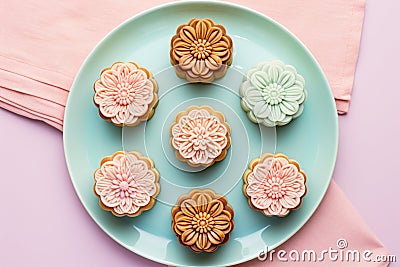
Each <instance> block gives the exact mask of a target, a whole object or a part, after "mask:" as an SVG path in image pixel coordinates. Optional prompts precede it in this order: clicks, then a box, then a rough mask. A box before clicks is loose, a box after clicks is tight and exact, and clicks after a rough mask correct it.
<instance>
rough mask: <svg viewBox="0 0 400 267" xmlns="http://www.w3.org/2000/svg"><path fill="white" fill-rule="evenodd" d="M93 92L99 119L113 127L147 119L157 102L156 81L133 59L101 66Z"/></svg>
mask: <svg viewBox="0 0 400 267" xmlns="http://www.w3.org/2000/svg"><path fill="white" fill-rule="evenodd" d="M94 91H95V94H94V98H93V101H94V104H95V105H96V106H97V107H98V109H99V114H100V116H101V118H103V119H104V120H107V121H111V122H112V123H113V124H115V125H117V126H135V125H137V124H139V123H140V122H141V121H145V120H148V119H150V118H151V117H152V116H153V113H154V108H155V106H156V104H157V102H158V96H157V83H156V82H155V80H154V79H152V78H151V73H150V72H149V71H148V70H147V69H145V68H143V67H140V66H139V65H138V64H136V63H134V62H127V63H125V62H115V63H114V64H113V65H112V66H111V67H110V68H106V69H104V70H103V71H102V72H101V74H100V79H98V80H97V81H96V82H95V83H94Z"/></svg>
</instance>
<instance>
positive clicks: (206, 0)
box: [62, 0, 339, 266]
mask: <svg viewBox="0 0 400 267" xmlns="http://www.w3.org/2000/svg"><path fill="white" fill-rule="evenodd" d="M193 4H202V5H210V6H213V5H214V6H228V7H230V8H236V9H241V10H243V11H246V12H250V13H253V14H255V15H257V16H260V17H261V18H262V19H264V20H267V21H269V22H270V23H272V24H274V26H276V27H278V28H279V29H280V30H282V31H284V32H285V33H286V34H287V35H289V36H290V37H291V38H293V39H294V40H295V41H296V42H298V43H299V44H300V46H301V47H302V49H304V51H305V52H306V53H307V55H308V56H309V57H310V59H311V60H312V61H313V63H314V64H315V65H316V66H317V67H318V71H319V74H320V76H321V78H322V81H323V83H324V84H325V86H326V87H327V88H328V89H329V90H328V94H329V95H330V101H329V102H330V106H331V107H330V108H332V109H333V110H335V112H334V117H333V121H332V122H333V126H334V128H335V132H334V137H335V138H334V144H333V145H334V151H333V154H332V157H333V161H332V163H331V166H330V169H329V171H328V173H329V174H330V175H329V179H326V182H325V183H324V188H323V190H321V192H322V194H321V196H320V197H319V198H318V199H317V201H315V203H313V206H312V207H311V208H310V213H309V215H308V216H306V218H305V220H304V221H303V222H302V223H300V224H299V225H298V226H297V227H295V228H294V230H293V231H292V232H290V233H289V234H287V238H286V239H283V240H281V241H280V242H278V243H277V245H276V247H278V246H280V245H282V244H283V243H285V242H287V241H288V240H290V239H291V238H292V237H293V236H294V235H295V234H296V233H297V232H298V231H299V230H300V229H302V228H303V226H304V225H305V224H306V223H307V222H308V221H309V220H310V218H311V217H312V216H313V215H314V213H315V211H316V210H317V208H318V207H319V206H320V204H321V202H322V200H323V198H324V197H325V195H326V192H327V190H328V188H329V185H330V183H331V181H332V176H333V172H334V168H335V165H336V161H337V154H338V146H339V123H338V114H337V112H336V110H337V109H336V105H335V99H334V96H333V93H332V90H331V87H330V85H329V83H328V80H327V78H326V75H325V73H324V72H323V69H322V67H321V65H320V64H319V62H318V61H317V59H316V58H315V57H314V55H313V54H312V53H311V51H310V50H309V49H308V47H307V46H306V45H305V44H304V43H303V42H302V41H301V40H300V39H299V38H298V37H297V36H296V35H295V34H293V33H292V32H291V31H289V30H288V29H287V28H286V27H285V26H283V25H282V24H281V23H279V22H277V21H276V20H274V19H272V18H271V17H269V16H267V15H265V14H263V13H261V12H259V11H257V10H255V9H252V8H249V7H247V6H244V5H241V4H237V3H232V2H225V1H223V2H222V1H217V0H182V1H174V2H168V3H164V4H161V5H157V6H154V7H151V8H149V9H146V10H144V11H141V12H139V13H137V14H134V15H132V16H131V17H129V18H128V19H126V20H124V21H123V22H121V23H120V24H119V25H118V26H116V27H114V28H113V29H112V30H111V31H109V32H108V33H107V34H106V35H105V36H104V37H103V38H102V39H101V40H100V41H98V42H97V44H96V45H95V46H94V48H93V49H92V50H91V51H90V52H89V53H88V55H87V56H86V58H85V60H84V61H83V62H82V64H81V66H80V67H79V70H78V72H77V73H76V75H75V78H74V81H73V83H72V85H71V87H70V91H69V94H68V98H67V102H66V105H65V112H64V124H63V128H62V130H63V147H64V157H65V161H66V164H67V169H68V174H69V177H70V180H71V182H72V185H73V187H74V191H75V194H76V195H77V196H78V198H79V201H80V202H81V204H82V206H83V207H84V209H85V210H86V212H87V213H88V214H89V216H90V217H91V219H92V220H93V221H94V222H95V223H96V224H97V225H98V226H99V227H100V229H101V230H102V231H103V232H105V233H106V234H107V236H108V237H110V238H111V239H113V240H114V241H115V242H116V243H118V244H119V245H121V246H122V247H124V248H125V249H127V250H129V251H131V252H133V253H135V254H136V255H139V256H141V257H144V258H146V259H149V260H152V261H154V262H157V263H161V264H167V265H169V264H174V265H175V264H177V262H172V261H169V260H165V259H158V258H155V257H153V256H152V255H151V254H150V253H147V254H146V253H143V252H142V251H139V252H138V251H134V250H132V249H130V248H129V247H128V246H126V245H125V244H124V243H123V242H121V241H120V240H118V239H117V238H116V237H115V236H113V235H112V234H110V233H109V231H108V230H107V229H105V228H104V227H103V226H102V225H101V224H100V223H99V222H98V221H97V220H95V219H94V217H93V216H92V215H91V212H90V210H89V209H88V208H87V206H86V205H85V204H84V201H83V199H82V196H81V194H80V193H79V190H78V186H77V184H76V183H75V180H74V179H73V175H72V171H71V166H70V165H71V163H70V160H69V150H70V149H69V147H71V146H70V145H68V143H69V140H68V130H67V129H68V128H70V126H69V124H70V122H69V120H70V116H69V115H68V114H69V110H70V108H71V101H72V100H71V98H72V97H71V95H73V94H75V92H76V90H77V89H74V88H76V83H77V81H78V80H79V79H80V77H81V76H82V75H83V74H82V69H84V68H85V66H86V65H87V64H88V62H89V60H90V59H91V58H92V56H93V54H94V53H95V52H96V51H97V50H98V49H99V46H100V45H101V44H102V43H103V42H104V41H105V40H107V39H108V38H109V37H110V36H111V35H113V34H114V33H115V32H117V31H119V30H120V29H121V28H123V27H125V25H127V24H129V23H131V22H133V21H135V20H137V19H139V18H141V17H143V16H146V15H148V14H150V13H153V12H155V11H157V10H160V9H164V8H171V7H172V8H173V7H174V6H184V5H193ZM71 116H72V115H71ZM255 258H256V257H252V256H251V257H242V258H241V260H237V261H234V262H230V263H229V265H235V264H240V263H244V262H247V261H250V260H253V259H255ZM218 266H225V265H218Z"/></svg>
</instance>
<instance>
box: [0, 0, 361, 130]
mask: <svg viewBox="0 0 400 267" xmlns="http://www.w3.org/2000/svg"><path fill="white" fill-rule="evenodd" d="M233 1H234V2H236V3H238V4H242V5H246V6H248V7H250V8H253V9H255V10H258V11H260V12H262V13H264V14H266V15H268V16H270V17H272V18H273V19H275V20H277V21H279V22H280V23H282V24H283V25H284V26H286V27H287V28H288V29H290V30H291V31H292V32H293V33H294V34H296V35H297V36H298V37H299V38H300V39H301V40H302V41H303V42H304V43H305V44H306V46H307V47H309V48H310V50H311V52H312V53H313V54H314V55H315V56H316V58H317V60H318V61H319V62H320V64H321V66H322V68H323V69H324V72H325V73H326V75H327V77H328V80H329V83H330V85H331V88H332V91H333V94H334V96H335V99H336V104H337V109H338V113H339V114H344V113H346V112H347V110H348V108H349V101H350V97H351V90H352V86H353V80H354V71H355V67H356V61H357V56H358V49H359V43H360V36H361V28H362V21H363V16H364V2H365V0H350V1H349V0H330V1H320V0H308V1H302V0H280V1H276V0H275V1H273V0H266V1H262V2H261V1H250V0H233ZM165 2H167V0H148V1H141V2H140V4H138V3H137V1H123V0H100V1H96V3H95V4H93V2H92V1H80V0H70V1H51V2H48V1H45V0H14V1H2V3H1V9H2V10H6V11H7V12H4V15H2V16H0V23H1V25H3V27H1V35H0V38H1V39H0V40H1V42H0V107H2V108H5V109H9V110H11V111H13V112H15V113H18V114H21V115H24V116H27V117H30V118H33V119H38V120H42V121H45V122H47V123H48V124H50V125H52V126H54V127H56V128H58V129H60V130H62V122H63V114H64V108H65V103H66V100H67V97H68V90H69V88H70V86H71V84H72V81H73V78H74V76H75V74H76V73H77V71H78V69H79V67H80V65H81V64H82V62H83V60H84V59H85V57H86V56H87V55H88V54H89V52H90V51H91V50H92V49H93V47H94V46H95V45H96V44H97V43H98V42H99V41H100V40H101V39H102V38H103V37H104V36H105V35H106V34H107V33H108V32H109V31H110V30H112V29H113V28H114V27H116V26H117V25H119V24H120V23H121V22H123V21H124V20H126V19H127V18H129V17H131V16H133V15H134V14H137V13H138V12H140V11H143V10H145V9H148V8H150V7H153V6H156V5H159V4H162V3H165ZM316 22H318V23H316Z"/></svg>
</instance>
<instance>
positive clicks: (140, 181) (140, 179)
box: [94, 151, 160, 217]
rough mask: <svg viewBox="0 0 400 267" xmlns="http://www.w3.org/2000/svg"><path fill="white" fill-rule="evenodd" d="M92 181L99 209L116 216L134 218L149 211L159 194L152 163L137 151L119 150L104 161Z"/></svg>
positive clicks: (156, 176) (155, 172)
mask: <svg viewBox="0 0 400 267" xmlns="http://www.w3.org/2000/svg"><path fill="white" fill-rule="evenodd" d="M94 180H95V184H94V192H95V194H96V196H97V197H98V198H99V203H100V206H101V207H102V208H103V209H104V210H108V211H111V212H112V213H113V214H114V215H115V216H119V217H120V216H125V215H126V216H130V217H135V216H138V215H140V214H141V213H142V211H144V210H149V209H151V208H152V207H153V206H154V204H155V202H156V200H155V197H156V196H157V195H158V193H159V192H160V184H159V183H158V180H159V173H158V171H157V170H156V169H155V168H154V163H153V161H152V160H151V159H149V158H147V157H144V156H142V155H140V154H139V153H138V152H124V151H118V152H115V153H114V154H113V155H112V156H109V157H105V158H103V160H102V161H101V163H100V168H98V169H97V170H96V171H95V172H94Z"/></svg>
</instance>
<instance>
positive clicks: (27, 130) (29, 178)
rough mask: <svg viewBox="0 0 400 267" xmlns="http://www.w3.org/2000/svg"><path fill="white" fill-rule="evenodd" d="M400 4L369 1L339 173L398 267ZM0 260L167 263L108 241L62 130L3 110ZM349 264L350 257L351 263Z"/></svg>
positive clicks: (29, 263) (344, 121) (344, 119)
mask: <svg viewBox="0 0 400 267" xmlns="http://www.w3.org/2000/svg"><path fill="white" fill-rule="evenodd" d="M399 10H400V1H397V0H386V1H377V0H371V1H368V2H367V6H366V14H365V22H364V29H363V33H362V41H361V51H360V57H359V62H358V67H357V72H356V79H355V84H354V91H353V98H352V102H351V107H350V111H349V113H348V115H346V116H340V117H339V126H340V143H339V153H338V160H337V164H336V169H335V173H334V176H333V177H334V179H335V180H336V182H337V183H338V184H339V186H340V187H341V188H342V189H343V191H344V192H345V194H346V195H347V196H348V198H349V199H350V201H351V202H352V204H353V205H354V207H355V208H356V210H357V211H358V212H359V213H360V214H361V216H362V218H363V219H364V220H365V222H366V223H367V224H368V225H369V227H370V228H371V229H372V231H373V232H374V233H375V234H376V236H377V238H378V239H379V240H380V241H381V242H382V243H383V244H384V245H385V246H386V247H387V248H388V249H389V251H390V253H391V254H394V255H396V256H397V263H393V264H391V266H400V264H399V261H400V241H399V240H400V230H399V226H398V222H399V220H400V218H399V214H400V207H399V203H400V201H399V199H398V197H399V196H400V192H398V191H397V190H399V189H400V171H399V170H400V169H398V168H399V166H400V161H397V158H396V157H395V155H397V152H398V151H399V149H400V141H399V139H400V123H399V118H397V119H396V116H397V115H396V114H397V113H396V112H398V111H399V101H400V88H399V82H398V80H399V77H400V74H399V62H400V56H399V55H400V53H399V50H398V49H399V48H400V34H399V30H398V25H400V16H399V15H398V11H399ZM0 127H1V131H0V148H1V154H0V169H1V174H0V176H1V178H0V188H1V190H0V191H1V193H0V203H3V204H4V206H3V208H2V215H1V220H0V246H1V248H0V251H2V253H0V255H1V256H0V266H8V267H9V266H59V267H60V266H97V267H101V266H107V267H108V266H118V267H120V266H161V265H160V264H157V263H154V262H152V261H150V260H147V259H144V258H142V257H140V256H137V255H136V254H134V253H132V252H130V251H128V250H126V249H125V248H123V247H121V246H120V245H118V244H117V243H115V242H114V241H113V240H112V239H111V238H109V237H108V236H107V235H106V234H105V233H103V232H102V230H101V229H100V228H99V227H98V226H97V225H96V224H95V222H94V221H93V220H92V219H91V218H90V216H89V215H88V214H87V213H86V211H85V209H84V208H83V206H82V205H81V203H80V201H79V199H78V197H77V195H76V194H75V191H74V188H73V186H72V183H71V180H70V178H69V175H68V171H67V167H66V164H65V158H64V151H63V141H62V133H61V132H59V131H57V130H56V129H53V128H52V127H50V126H48V125H46V124H44V123H41V122H37V121H33V120H30V119H26V118H23V117H20V116H18V115H15V114H13V113H10V112H8V111H5V110H2V109H0ZM344 265H346V263H344Z"/></svg>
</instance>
